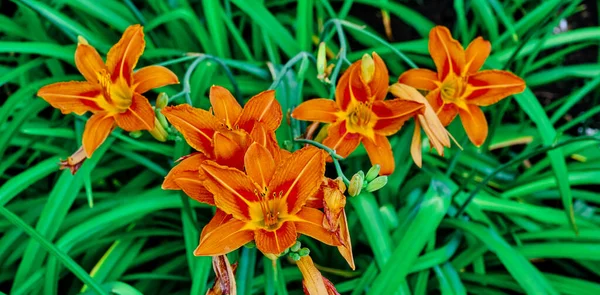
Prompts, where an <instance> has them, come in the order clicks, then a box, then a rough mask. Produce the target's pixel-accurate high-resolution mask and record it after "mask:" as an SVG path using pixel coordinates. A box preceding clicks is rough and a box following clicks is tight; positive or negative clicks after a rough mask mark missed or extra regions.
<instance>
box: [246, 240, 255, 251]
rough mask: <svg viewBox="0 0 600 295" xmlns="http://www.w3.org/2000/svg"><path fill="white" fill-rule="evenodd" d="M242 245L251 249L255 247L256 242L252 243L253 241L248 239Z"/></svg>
mask: <svg viewBox="0 0 600 295" xmlns="http://www.w3.org/2000/svg"><path fill="white" fill-rule="evenodd" d="M244 247H246V248H248V249H253V248H256V243H254V241H250V242H248V243H246V245H244Z"/></svg>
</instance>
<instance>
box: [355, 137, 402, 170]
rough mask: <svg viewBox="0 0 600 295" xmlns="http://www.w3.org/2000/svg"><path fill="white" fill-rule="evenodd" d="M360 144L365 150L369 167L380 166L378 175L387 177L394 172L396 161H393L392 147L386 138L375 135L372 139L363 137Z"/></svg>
mask: <svg viewBox="0 0 600 295" xmlns="http://www.w3.org/2000/svg"><path fill="white" fill-rule="evenodd" d="M362 144H363V146H364V147H365V149H366V150H367V154H368V155H369V159H370V160H371V165H375V164H379V166H381V170H379V175H389V174H392V172H394V168H395V166H396V163H395V162H396V161H395V160H394V154H393V153H392V146H391V145H390V141H389V140H388V139H387V137H385V136H384V135H380V134H375V138H374V139H370V138H367V137H363V138H362Z"/></svg>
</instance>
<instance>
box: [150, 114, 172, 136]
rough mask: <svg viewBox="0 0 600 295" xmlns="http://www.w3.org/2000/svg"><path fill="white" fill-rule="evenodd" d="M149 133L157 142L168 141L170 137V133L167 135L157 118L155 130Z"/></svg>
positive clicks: (155, 118)
mask: <svg viewBox="0 0 600 295" xmlns="http://www.w3.org/2000/svg"><path fill="white" fill-rule="evenodd" d="M149 132H150V134H152V136H153V137H154V138H156V140H158V141H162V142H165V141H167V137H168V136H169V133H167V131H166V130H165V128H164V127H163V125H162V124H161V123H160V121H159V120H158V118H157V117H154V129H152V130H150V131H149Z"/></svg>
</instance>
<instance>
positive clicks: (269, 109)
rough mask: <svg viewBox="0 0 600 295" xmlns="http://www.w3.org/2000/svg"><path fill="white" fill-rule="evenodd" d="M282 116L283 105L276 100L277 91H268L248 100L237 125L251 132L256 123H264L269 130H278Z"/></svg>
mask: <svg viewBox="0 0 600 295" xmlns="http://www.w3.org/2000/svg"><path fill="white" fill-rule="evenodd" d="M282 116H283V113H282V111H281V105H280V104H279V102H277V99H275V91H274V90H267V91H263V92H261V93H259V94H257V95H255V96H253V97H252V98H250V100H248V102H247V103H246V105H245V106H244V109H243V110H242V113H241V114H240V117H239V118H238V120H237V123H236V125H237V126H238V127H239V128H241V129H244V130H246V131H248V132H251V131H252V128H253V127H254V124H255V123H256V122H262V123H264V124H265V126H267V128H268V129H270V130H277V128H278V127H279V124H281V119H282Z"/></svg>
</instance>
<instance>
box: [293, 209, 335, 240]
mask: <svg viewBox="0 0 600 295" xmlns="http://www.w3.org/2000/svg"><path fill="white" fill-rule="evenodd" d="M324 218H325V214H323V212H321V211H320V210H318V209H314V208H310V207H304V208H302V210H300V211H299V212H298V214H296V216H295V217H294V218H293V221H294V223H295V224H296V231H298V233H300V234H303V235H306V236H309V237H311V238H313V239H316V240H318V241H320V242H322V243H324V244H327V245H330V246H340V245H341V242H340V240H339V239H338V238H337V235H336V234H335V232H332V231H328V230H327V229H325V228H324V227H323V219H324Z"/></svg>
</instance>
